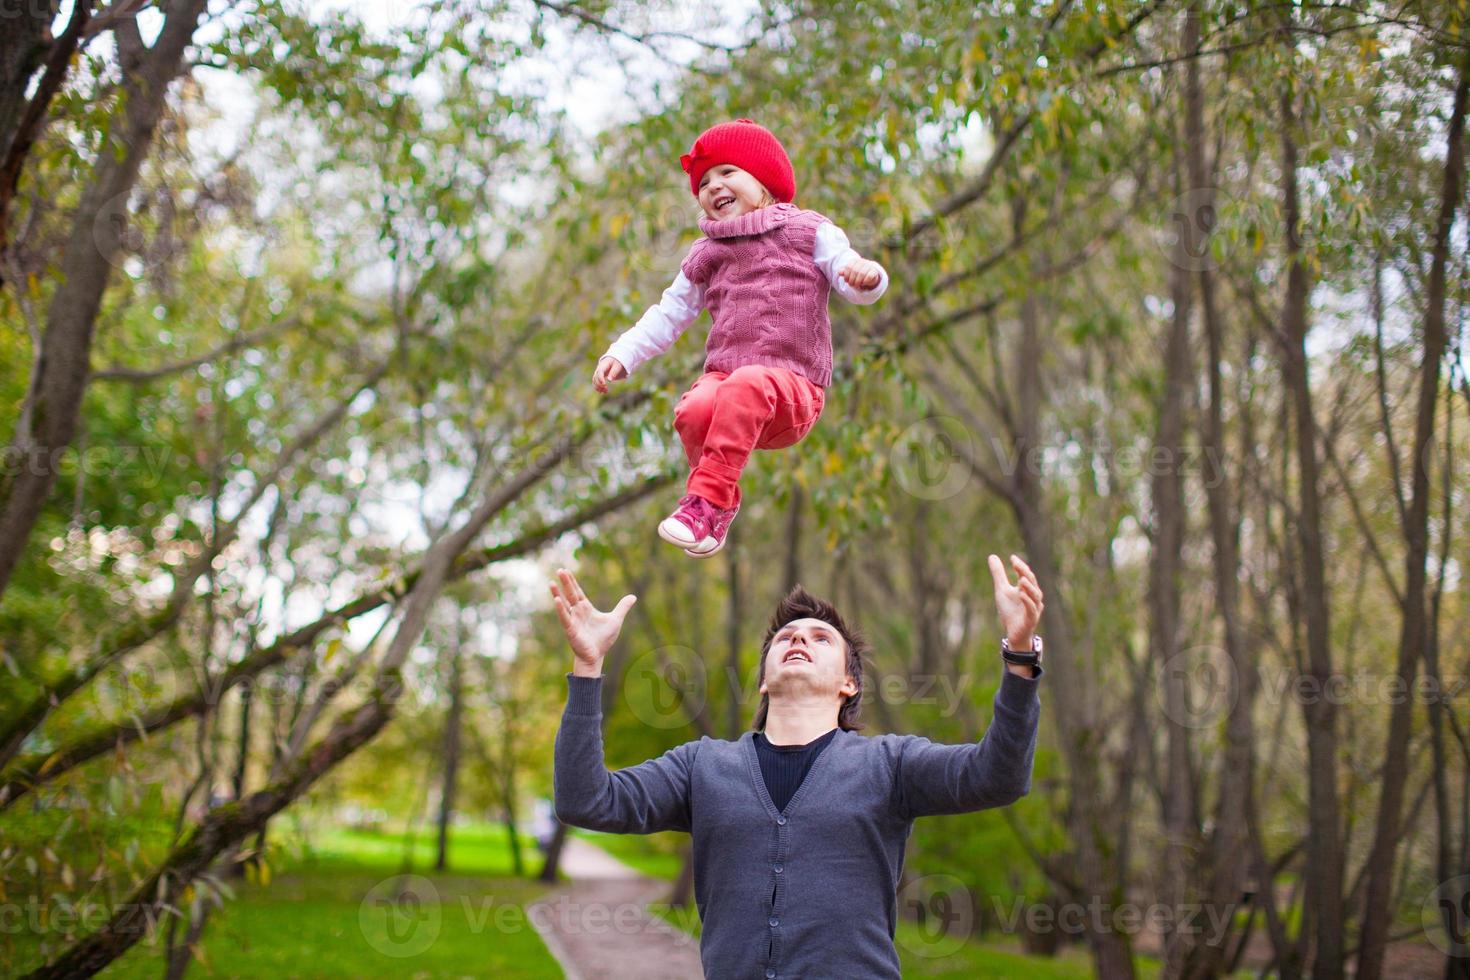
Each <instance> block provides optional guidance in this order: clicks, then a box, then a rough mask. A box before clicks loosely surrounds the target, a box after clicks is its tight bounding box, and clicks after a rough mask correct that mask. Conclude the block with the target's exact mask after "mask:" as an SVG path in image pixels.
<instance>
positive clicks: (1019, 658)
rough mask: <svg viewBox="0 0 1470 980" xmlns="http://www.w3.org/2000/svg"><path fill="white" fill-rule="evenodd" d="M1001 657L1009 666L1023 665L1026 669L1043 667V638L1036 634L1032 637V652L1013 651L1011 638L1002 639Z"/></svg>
mask: <svg viewBox="0 0 1470 980" xmlns="http://www.w3.org/2000/svg"><path fill="white" fill-rule="evenodd" d="M1000 655H1001V658H1002V659H1004V660H1005V662H1006V663H1008V664H1021V665H1023V666H1026V667H1040V666H1041V637H1040V636H1037V635H1035V634H1032V636H1031V649H1030V650H1012V649H1011V641H1010V638H1009V637H1004V636H1002V637H1001V638H1000Z"/></svg>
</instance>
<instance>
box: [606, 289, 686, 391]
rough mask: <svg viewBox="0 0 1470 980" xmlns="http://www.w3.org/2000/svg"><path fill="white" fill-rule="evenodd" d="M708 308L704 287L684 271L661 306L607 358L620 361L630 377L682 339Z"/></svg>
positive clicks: (652, 308) (616, 344)
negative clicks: (695, 282) (706, 306)
mask: <svg viewBox="0 0 1470 980" xmlns="http://www.w3.org/2000/svg"><path fill="white" fill-rule="evenodd" d="M703 309H704V287H703V286H698V285H695V284H694V283H692V282H690V281H689V280H688V279H687V278H686V277H685V276H684V273H683V272H680V273H679V274H678V275H677V276H675V277H674V281H673V283H672V284H671V285H670V286H669V288H667V289H665V290H664V294H663V298H662V299H660V300H659V302H658V305H657V306H650V307H649V308H648V311H647V312H646V313H644V314H643V316H642V317H641V318H639V320H638V322H637V323H635V324H634V325H633V326H631V327H629V328H628V329H627V330H625V331H623V334H622V336H620V337H618V339H617V340H615V341H613V342H612V346H611V347H609V348H608V349H607V353H606V354H604V355H603V356H604V357H614V358H617V360H618V363H620V364H622V365H623V367H624V368H625V369H626V370H627V372H628V373H629V374H632V373H633V372H634V371H636V370H637V369H638V365H640V364H642V363H643V362H644V361H646V360H648V359H649V358H651V357H657V356H658V355H659V354H662V353H663V352H664V351H666V350H668V349H669V348H670V347H672V346H674V341H676V340H678V339H679V335H680V334H682V333H683V332H684V331H685V329H687V328H688V326H689V324H691V323H693V322H694V321H695V320H697V319H698V318H699V314H700V312H701V311H702V310H703Z"/></svg>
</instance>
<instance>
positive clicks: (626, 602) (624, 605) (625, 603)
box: [613, 595, 638, 623]
mask: <svg viewBox="0 0 1470 980" xmlns="http://www.w3.org/2000/svg"><path fill="white" fill-rule="evenodd" d="M637 601H638V597H637V596H636V595H625V596H623V597H622V598H621V599H619V600H618V604H617V605H616V606H614V607H613V617H614V618H615V619H616V620H617V621H618V622H619V623H622V621H623V619H624V618H625V617H626V616H627V615H628V610H629V609H632V608H633V604H634V603H636V602H637Z"/></svg>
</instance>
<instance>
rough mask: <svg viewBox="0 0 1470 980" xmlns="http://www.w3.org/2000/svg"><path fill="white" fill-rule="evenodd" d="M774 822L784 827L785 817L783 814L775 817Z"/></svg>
mask: <svg viewBox="0 0 1470 980" xmlns="http://www.w3.org/2000/svg"><path fill="white" fill-rule="evenodd" d="M776 822H777V823H778V824H780V825H781V826H783V827H784V826H786V817H785V816H784V815H783V816H779V817H777V818H776Z"/></svg>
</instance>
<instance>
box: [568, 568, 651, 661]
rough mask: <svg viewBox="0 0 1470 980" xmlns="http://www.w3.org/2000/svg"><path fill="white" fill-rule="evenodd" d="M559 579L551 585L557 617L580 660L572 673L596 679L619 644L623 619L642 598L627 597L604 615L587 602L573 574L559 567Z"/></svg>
mask: <svg viewBox="0 0 1470 980" xmlns="http://www.w3.org/2000/svg"><path fill="white" fill-rule="evenodd" d="M556 577H557V581H555V582H552V583H551V601H552V602H553V603H554V604H555V605H556V615H557V618H558V619H560V620H561V628H562V629H563V630H565V631H566V634H567V642H568V643H569V644H571V647H572V653H573V654H574V655H575V656H576V658H577V661H576V663H575V664H574V665H573V667H572V673H574V674H577V675H579V676H584V677H596V676H598V675H599V674H600V673H601V672H602V658H603V657H605V656H607V651H609V650H611V649H612V645H613V644H614V643H616V642H617V641H618V634H619V633H621V632H622V630H623V620H624V619H625V618H626V617H627V615H628V610H629V609H632V608H633V603H635V602H637V601H638V597H637V596H632V595H625V596H623V598H622V599H620V600H618V604H617V605H616V606H614V607H613V609H612V611H611V612H601V611H599V610H598V609H597V607H595V606H593V605H592V603H591V602H589V601H588V600H587V595H586V594H585V593H584V592H583V591H582V587H581V586H580V585H578V584H577V578H576V576H574V575H573V574H572V573H571V572H569V571H567V570H566V569H565V568H558V569H557V570H556Z"/></svg>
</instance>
